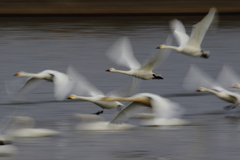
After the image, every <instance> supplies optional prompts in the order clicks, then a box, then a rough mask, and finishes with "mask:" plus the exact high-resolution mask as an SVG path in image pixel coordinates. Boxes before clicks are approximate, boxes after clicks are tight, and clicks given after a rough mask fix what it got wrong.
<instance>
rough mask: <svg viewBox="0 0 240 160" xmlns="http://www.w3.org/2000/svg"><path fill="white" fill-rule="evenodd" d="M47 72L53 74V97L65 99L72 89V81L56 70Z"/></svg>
mask: <svg viewBox="0 0 240 160" xmlns="http://www.w3.org/2000/svg"><path fill="white" fill-rule="evenodd" d="M49 74H51V75H52V76H53V82H54V96H55V98H56V99H57V100H64V99H66V98H67V97H68V96H69V94H70V93H71V91H72V89H73V85H74V81H73V80H71V79H70V78H69V77H68V76H67V75H66V74H64V73H61V72H58V71H49Z"/></svg>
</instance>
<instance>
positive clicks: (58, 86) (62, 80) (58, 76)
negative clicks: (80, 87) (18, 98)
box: [14, 70, 73, 100]
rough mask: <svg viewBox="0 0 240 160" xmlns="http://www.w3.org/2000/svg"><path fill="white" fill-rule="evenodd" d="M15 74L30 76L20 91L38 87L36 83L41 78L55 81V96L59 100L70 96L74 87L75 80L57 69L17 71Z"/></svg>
mask: <svg viewBox="0 0 240 160" xmlns="http://www.w3.org/2000/svg"><path fill="white" fill-rule="evenodd" d="M14 76H19V77H30V79H28V81H27V82H26V83H25V84H24V85H23V86H22V88H21V89H20V90H19V91H18V93H21V92H23V91H26V90H30V89H32V88H34V87H36V85H38V82H39V80H41V79H43V80H46V81H50V82H53V83H54V96H55V98H56V99H57V100H64V99H66V98H67V96H69V93H70V91H71V90H72V87H73V80H72V79H71V78H70V77H69V76H68V75H66V74H65V73H62V72H58V71H55V70H44V71H42V72H39V73H27V72H19V73H16V74H15V75H14Z"/></svg>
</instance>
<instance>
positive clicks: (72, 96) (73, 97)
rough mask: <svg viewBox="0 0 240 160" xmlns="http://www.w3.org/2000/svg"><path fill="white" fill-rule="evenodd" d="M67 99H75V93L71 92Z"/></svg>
mask: <svg viewBox="0 0 240 160" xmlns="http://www.w3.org/2000/svg"><path fill="white" fill-rule="evenodd" d="M67 99H76V95H74V94H72V95H70V96H69V97H68V98H67Z"/></svg>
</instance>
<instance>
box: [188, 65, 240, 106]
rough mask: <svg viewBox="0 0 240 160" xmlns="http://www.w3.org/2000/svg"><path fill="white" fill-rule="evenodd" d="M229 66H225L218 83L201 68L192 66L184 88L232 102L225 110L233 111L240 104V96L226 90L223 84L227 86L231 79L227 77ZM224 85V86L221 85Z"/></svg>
mask: <svg viewBox="0 0 240 160" xmlns="http://www.w3.org/2000/svg"><path fill="white" fill-rule="evenodd" d="M226 67H227V66H224V67H223V69H222V71H221V72H220V74H219V75H218V78H217V80H216V81H214V80H213V79H212V78H211V77H209V76H208V75H207V74H205V73H204V72H202V71H201V70H200V69H199V68H197V67H196V66H194V65H192V66H191V67H190V70H189V72H188V74H187V76H186V77H185V80H184V87H185V88H186V89H196V88H198V87H199V88H198V89H197V91H198V92H209V93H211V94H214V95H215V96H217V97H218V98H220V99H222V100H224V101H226V102H230V103H232V104H233V105H228V106H226V107H224V110H231V109H234V108H236V107H237V105H238V104H239V103H240V95H239V94H237V93H234V92H231V91H228V90H226V89H224V88H223V87H222V86H223V84H227V82H226V81H228V79H229V77H228V76H226V75H227V74H228V73H227V72H226V71H227V70H226V69H227V68H226ZM220 84H222V85H220Z"/></svg>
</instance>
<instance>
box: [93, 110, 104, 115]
mask: <svg viewBox="0 0 240 160" xmlns="http://www.w3.org/2000/svg"><path fill="white" fill-rule="evenodd" d="M102 113H103V111H98V112H97V113H94V114H96V115H99V114H102Z"/></svg>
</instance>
